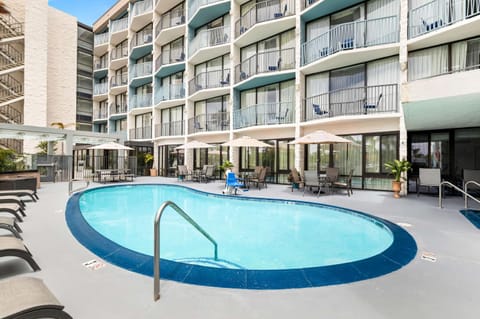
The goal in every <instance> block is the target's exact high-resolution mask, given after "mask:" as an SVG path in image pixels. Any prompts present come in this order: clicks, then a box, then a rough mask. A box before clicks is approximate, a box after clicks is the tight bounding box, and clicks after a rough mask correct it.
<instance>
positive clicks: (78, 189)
mask: <svg viewBox="0 0 480 319" xmlns="http://www.w3.org/2000/svg"><path fill="white" fill-rule="evenodd" d="M78 181H82V180H79V179H71V180H69V181H68V196H70V195H72V193H75V192H79V191H81V190H84V189H87V188H88V186H89V185H90V181H88V180H87V181H85V182H86V183H87V184H86V185H85V186H84V187H80V188H77V189H73V182H78Z"/></svg>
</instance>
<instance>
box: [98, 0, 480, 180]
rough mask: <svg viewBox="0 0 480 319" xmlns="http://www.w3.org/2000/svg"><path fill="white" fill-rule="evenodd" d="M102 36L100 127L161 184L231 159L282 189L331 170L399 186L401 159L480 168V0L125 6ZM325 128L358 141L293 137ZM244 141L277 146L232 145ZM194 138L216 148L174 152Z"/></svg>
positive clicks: (108, 15) (103, 21)
mask: <svg viewBox="0 0 480 319" xmlns="http://www.w3.org/2000/svg"><path fill="white" fill-rule="evenodd" d="M93 31H94V33H95V38H94V72H93V78H94V84H93V100H94V106H93V108H94V113H93V127H94V131H98V132H120V133H122V134H124V135H125V137H126V139H127V140H128V141H129V145H130V146H133V147H136V148H137V149H138V150H139V151H140V152H149V151H151V152H153V153H154V155H155V164H154V165H155V166H156V167H157V168H158V169H159V172H160V174H161V175H163V176H174V174H175V171H176V167H177V165H180V164H186V165H187V166H189V167H190V168H193V169H198V168H201V167H202V166H203V165H204V164H215V165H219V164H221V163H222V162H223V161H224V160H225V159H228V158H231V159H233V162H234V164H235V170H236V171H237V172H243V171H249V170H253V169H254V167H255V166H257V165H263V166H267V167H269V177H268V178H269V181H270V182H272V183H286V182H287V176H288V174H289V171H290V169H291V168H293V167H297V168H299V169H301V170H303V169H317V168H318V169H320V170H323V169H325V168H326V167H329V166H333V167H338V168H339V169H340V173H341V174H342V175H346V174H348V172H349V171H350V169H353V170H354V173H353V175H354V178H353V184H354V187H356V188H363V189H390V187H391V186H390V180H391V177H389V176H388V175H387V172H386V170H385V168H384V166H383V164H384V162H386V161H388V160H392V159H396V158H407V159H409V160H410V161H411V162H413V164H414V169H415V170H414V172H413V173H412V174H411V175H415V174H416V173H417V172H418V168H419V167H439V168H441V171H442V175H443V177H444V178H446V179H449V180H453V181H458V180H460V179H461V178H462V172H463V169H466V168H468V169H480V112H479V110H480V80H479V79H480V0H369V1H358V0H317V1H316V0H267V1H254V0H251V1H248V0H226V1H225V0H220V1H218V0H188V1H186V2H185V1H181V0H143V1H128V0H120V1H118V2H117V3H116V4H114V5H113V6H112V7H111V8H110V9H109V10H108V11H107V12H105V14H104V15H102V16H101V17H100V18H99V19H98V20H97V21H96V22H95V23H94V26H93ZM319 129H321V130H326V131H329V132H331V133H335V134H338V135H341V136H344V137H346V138H349V139H350V140H352V143H351V144H348V145H307V146H305V145H295V144H290V143H289V142H291V141H293V140H294V139H295V138H298V137H301V136H304V135H305V134H308V133H310V132H313V131H316V130H319ZM243 135H248V136H251V137H253V138H257V139H259V140H262V141H264V142H266V143H269V144H270V145H272V147H271V148H265V149H256V148H240V149H238V148H232V149H228V148H226V147H222V146H221V144H222V143H224V142H226V141H229V140H231V139H234V138H236V137H240V136H243ZM190 140H199V141H203V142H206V143H210V144H213V145H216V148H212V149H195V150H186V151H184V152H183V151H178V150H176V149H175V148H176V147H177V146H179V145H181V144H184V143H185V142H187V141H190ZM219 174H220V173H219ZM219 176H220V175H219Z"/></svg>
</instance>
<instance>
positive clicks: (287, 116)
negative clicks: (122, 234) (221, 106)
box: [233, 102, 295, 129]
mask: <svg viewBox="0 0 480 319" xmlns="http://www.w3.org/2000/svg"><path fill="white" fill-rule="evenodd" d="M294 105H295V104H294V102H279V103H264V104H256V105H252V106H248V107H244V108H241V109H238V110H234V111H233V128H234V129H240V128H243V127H250V126H258V125H275V124H290V123H293V122H294V119H295V107H294Z"/></svg>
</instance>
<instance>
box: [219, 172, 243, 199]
mask: <svg viewBox="0 0 480 319" xmlns="http://www.w3.org/2000/svg"><path fill="white" fill-rule="evenodd" d="M239 187H245V184H244V183H240V182H239V181H238V179H237V177H236V176H235V173H234V172H228V173H227V179H226V182H225V189H224V190H223V191H222V194H230V195H232V194H233V195H237V191H238V188H239Z"/></svg>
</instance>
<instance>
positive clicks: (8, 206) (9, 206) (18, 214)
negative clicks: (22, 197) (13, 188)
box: [0, 203, 27, 222]
mask: <svg viewBox="0 0 480 319" xmlns="http://www.w3.org/2000/svg"><path fill="white" fill-rule="evenodd" d="M0 213H9V214H12V215H13V216H15V218H16V219H17V220H18V221H19V222H23V218H22V216H23V217H25V216H27V215H26V214H25V211H24V210H23V208H22V207H20V205H18V204H16V203H0Z"/></svg>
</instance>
